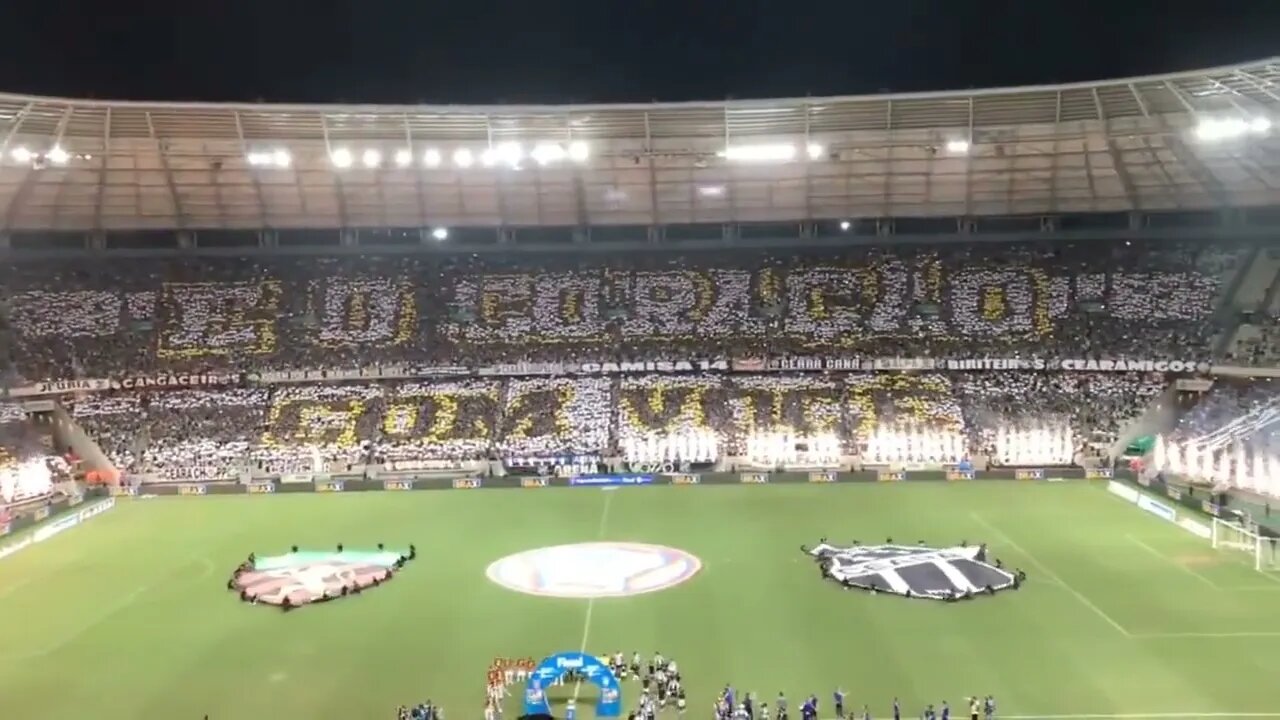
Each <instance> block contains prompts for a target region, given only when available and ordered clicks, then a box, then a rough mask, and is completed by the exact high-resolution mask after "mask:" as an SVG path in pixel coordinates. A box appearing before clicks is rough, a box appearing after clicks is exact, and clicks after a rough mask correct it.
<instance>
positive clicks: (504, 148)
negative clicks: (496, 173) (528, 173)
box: [480, 142, 524, 169]
mask: <svg viewBox="0 0 1280 720" xmlns="http://www.w3.org/2000/svg"><path fill="white" fill-rule="evenodd" d="M523 159H524V148H522V147H520V143H518V142H502V143H498V144H497V145H494V146H492V147H489V148H486V149H485V151H484V152H482V153H480V164H481V165H484V166H485V167H493V166H495V165H498V164H502V165H510V166H511V167H513V168H517V169H519V166H520V161H521V160H523Z"/></svg>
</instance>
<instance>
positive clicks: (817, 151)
mask: <svg viewBox="0 0 1280 720" xmlns="http://www.w3.org/2000/svg"><path fill="white" fill-rule="evenodd" d="M823 150H824V148H823V147H822V146H821V145H819V144H818V143H809V145H808V146H807V147H805V152H807V153H809V159H810V160H817V159H819V158H821V157H822V152H823Z"/></svg>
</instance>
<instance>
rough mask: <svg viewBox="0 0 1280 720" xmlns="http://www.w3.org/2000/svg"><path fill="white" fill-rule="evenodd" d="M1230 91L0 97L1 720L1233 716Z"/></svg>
mask: <svg viewBox="0 0 1280 720" xmlns="http://www.w3.org/2000/svg"><path fill="white" fill-rule="evenodd" d="M1277 113H1280V59H1277V58H1273V59H1268V60H1264V61H1259V62H1256V63H1249V64H1246V65H1240V66H1233V67H1221V68H1212V69H1207V70H1203V71H1199V72H1190V73H1178V74H1171V75H1164V76H1152V77H1134V78H1123V79H1118V80H1109V81H1100V82H1094V83H1084V84H1072V85H1056V86H1042V87H1024V88H1008V89H991V90H977V91H963V92H949V93H930V94H914V95H893V94H881V95H875V96H867V97H824V98H803V99H781V100H750V101H747V100H744V101H736V100H735V101H721V102H707V103H678V104H663V103H653V104H636V105H572V106H569V105H566V106H489V107H479V106H477V107H465V106H364V105H362V106H340V105H309V106H303V105H272V104H252V105H249V104H246V105H234V104H200V103H155V102H129V101H101V100H78V99H68V98H54V97H29V96H16V95H2V96H0V208H2V209H0V212H2V213H3V227H2V228H0V255H2V256H3V263H2V264H0V288H3V297H2V299H0V348H3V350H4V352H2V353H0V379H2V380H3V393H4V394H3V399H2V400H0V412H2V413H3V415H2V416H0V446H2V447H3V451H2V454H0V706H2V707H3V710H0V713H3V716H4V717H6V718H19V719H21V720H41V719H44V718H48V719H51V720H63V719H65V718H69V717H81V716H84V715H86V714H91V715H92V716H93V717H96V718H102V719H104V720H124V719H125V718H130V719H132V718H157V719H159V718H164V719H166V720H168V719H173V718H196V719H198V718H202V717H204V718H213V719H214V720H223V719H224V718H235V719H237V720H238V719H242V718H274V717H297V718H303V717H305V718H332V719H334V720H337V719H339V718H341V719H344V720H349V719H351V718H392V717H400V718H408V717H412V718H415V719H417V718H427V717H430V718H436V719H438V718H444V717H446V716H447V717H449V718H484V719H485V720H497V719H500V718H502V717H547V716H550V717H557V718H570V719H575V718H577V717H578V716H579V715H581V717H584V718H591V717H603V718H623V717H626V718H645V719H646V720H652V719H653V718H681V717H683V716H684V715H686V714H689V715H691V716H693V717H714V718H717V720H740V719H742V718H750V720H756V719H757V718H760V719H761V720H772V719H777V720H789V719H790V718H792V717H794V718H797V719H799V720H832V719H833V718H836V717H850V718H871V717H876V718H890V717H903V718H920V717H929V718H933V717H937V718H944V719H947V720H949V718H950V717H951V715H952V714H954V716H955V717H957V718H962V717H974V718H977V717H984V718H993V717H994V718H1011V719H1020V720H1035V719H1039V720H1089V719H1095V720H1161V719H1163V720H1172V719H1178V718H1185V719H1187V720H1192V719H1204V718H1220V719H1230V718H1280V702H1278V701H1280V688H1278V686H1277V683H1276V679H1275V675H1276V668H1277V653H1276V650H1277V648H1280V616H1278V615H1277V613H1276V608H1277V607H1278V606H1280V605H1278V604H1280V553H1278V551H1277V547H1276V545H1277V541H1276V539H1277V537H1278V536H1280V515H1278V514H1277V513H1274V512H1273V510H1272V505H1273V504H1274V503H1275V502H1276V499H1277V498H1280V424H1278V421H1280V383H1277V381H1276V378H1280V246H1277V244H1276V242H1275V238H1276V237H1278V236H1280V211H1278V209H1280V143H1278V142H1277V133H1276V131H1275V130H1273V127H1272V124H1273V122H1274V121H1275V120H1276V119H1277ZM68 678H75V680H76V681H75V682H66V680H67V679H68Z"/></svg>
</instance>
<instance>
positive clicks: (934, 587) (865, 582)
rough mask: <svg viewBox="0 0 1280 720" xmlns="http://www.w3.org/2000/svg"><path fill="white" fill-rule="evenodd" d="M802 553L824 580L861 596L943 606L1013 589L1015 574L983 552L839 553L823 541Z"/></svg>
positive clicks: (887, 549)
mask: <svg viewBox="0 0 1280 720" xmlns="http://www.w3.org/2000/svg"><path fill="white" fill-rule="evenodd" d="M804 550H805V552H807V553H808V554H809V555H811V556H812V557H813V558H814V560H816V561H817V562H818V564H819V565H820V566H821V567H822V574H823V576H824V577H827V578H830V579H832V580H835V581H836V582H839V583H840V584H842V585H845V586H846V587H856V588H862V589H863V590H875V591H876V592H888V593H894V594H896V595H907V596H910V597H922V598H932V599H935V600H946V599H951V598H955V597H963V596H965V595H968V594H975V595H976V594H979V593H985V592H987V591H988V590H991V591H996V590H1003V589H1005V588H1009V587H1013V586H1014V576H1013V573H1011V572H1008V571H1006V570H1004V569H1003V568H1000V567H997V566H995V565H992V564H990V563H988V562H987V559H986V548H985V546H975V547H969V546H961V547H949V548H931V547H924V546H911V545H851V546H848V547H837V546H835V545H831V544H829V543H827V542H825V541H824V542H822V543H821V544H819V545H818V546H817V547H814V548H805V549H804Z"/></svg>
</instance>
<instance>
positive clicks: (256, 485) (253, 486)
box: [244, 482, 276, 495]
mask: <svg viewBox="0 0 1280 720" xmlns="http://www.w3.org/2000/svg"><path fill="white" fill-rule="evenodd" d="M244 491H245V492H247V493H249V494H251V495H270V494H271V493H273V492H275V491H276V486H275V483H272V482H252V483H249V484H247V485H245V486H244Z"/></svg>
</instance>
